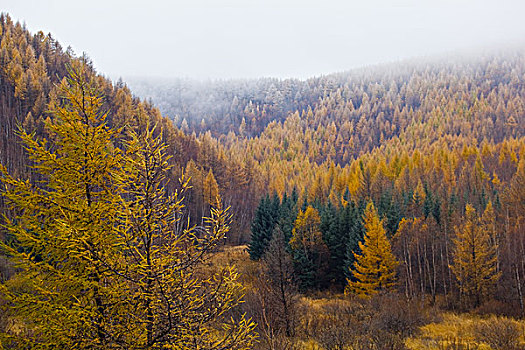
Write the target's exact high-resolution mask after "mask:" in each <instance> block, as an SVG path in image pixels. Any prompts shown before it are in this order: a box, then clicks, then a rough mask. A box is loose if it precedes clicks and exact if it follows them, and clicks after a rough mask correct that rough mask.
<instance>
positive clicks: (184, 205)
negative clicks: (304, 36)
mask: <svg viewBox="0 0 525 350" xmlns="http://www.w3.org/2000/svg"><path fill="white" fill-rule="evenodd" d="M103 74H104V72H97V71H96V70H95V67H94V65H93V63H92V61H91V59H90V58H89V57H88V56H87V55H86V54H82V55H78V54H76V53H75V52H73V50H72V49H71V48H66V49H65V48H63V47H62V46H61V44H60V43H59V42H58V41H57V40H56V39H55V38H54V37H53V36H52V34H44V33H43V32H41V31H39V32H36V33H33V32H30V31H29V30H28V29H27V28H26V26H25V24H22V23H20V22H15V21H14V20H13V19H12V18H11V17H10V15H9V14H7V13H2V14H1V15H0V212H1V214H2V216H1V219H0V349H180V350H182V349H203V350H204V349H206V350H208V349H209V350H212V349H213V350H226V349H256V350H258V349H271V350H288V349H289V350H292V349H307V350H308V349H312V350H314V349H318V350H346V349H355V350H357V349H359V350H367V349H370V350H372V349H378V350H382V349H395V350H397V349H399V350H401V349H429V350H430V349H450V350H459V349H480V350H482V349H494V350H499V349H505V350H513V349H514V350H518V349H525V304H524V303H525V47H514V48H507V49H505V50H499V51H498V50H494V51H492V52H486V53H483V54H480V55H473V54H472V55H460V54H458V55H456V56H453V57H449V58H447V59H443V58H440V57H427V58H417V59H410V60H403V61H400V62H396V63H386V64H380V65H372V66H368V67H365V68H356V69H353V70H349V71H346V72H340V73H333V74H327V75H322V76H318V77H313V78H309V79H292V78H290V79H277V78H275V79H274V78H260V79H230V80H215V81H208V82H203V81H197V80H191V79H166V80H163V81H155V80H148V79H140V78H134V79H130V81H129V82H127V81H124V80H122V79H121V80H118V81H112V80H110V79H109V78H106V77H105V76H104V75H103Z"/></svg>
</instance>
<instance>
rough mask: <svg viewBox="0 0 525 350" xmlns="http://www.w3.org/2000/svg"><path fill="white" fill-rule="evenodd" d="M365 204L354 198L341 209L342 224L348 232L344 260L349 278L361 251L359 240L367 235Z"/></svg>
mask: <svg viewBox="0 0 525 350" xmlns="http://www.w3.org/2000/svg"><path fill="white" fill-rule="evenodd" d="M363 212H364V208H363V205H362V204H361V205H357V204H356V203H355V202H354V201H353V200H352V201H349V202H348V204H347V205H346V207H344V208H343V209H342V210H341V211H340V214H339V215H340V220H339V222H340V224H341V227H342V229H341V230H342V231H343V232H346V247H345V248H346V251H345V260H344V268H343V269H344V272H345V274H347V277H348V278H350V279H351V278H352V276H350V271H351V270H352V269H353V268H354V262H355V255H354V253H359V242H360V241H362V240H363V237H364V235H365V227H364V223H363Z"/></svg>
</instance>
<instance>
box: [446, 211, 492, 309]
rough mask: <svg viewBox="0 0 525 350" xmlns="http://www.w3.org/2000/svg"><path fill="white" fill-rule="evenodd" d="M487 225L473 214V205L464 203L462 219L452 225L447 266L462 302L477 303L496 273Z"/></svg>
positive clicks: (480, 300) (490, 285)
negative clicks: (453, 233)
mask: <svg viewBox="0 0 525 350" xmlns="http://www.w3.org/2000/svg"><path fill="white" fill-rule="evenodd" d="M491 210H492V206H490V207H489V208H488V211H487V213H486V215H485V216H486V217H487V216H488V215H489V212H490V211H491ZM487 228H488V227H487V226H486V225H483V220H480V219H479V218H478V217H477V215H476V210H475V209H474V207H472V206H471V205H470V204H467V206H466V211H465V222H464V223H463V225H462V226H460V227H456V238H455V239H454V252H453V254H454V260H453V264H452V266H451V269H452V272H454V274H455V275H456V278H457V280H458V283H459V288H460V293H461V298H462V299H463V302H464V303H465V305H466V306H474V307H476V306H479V305H480V304H481V303H482V301H483V299H484V297H486V296H488V295H489V294H490V292H491V291H492V289H493V288H494V286H495V284H496V282H497V281H498V279H499V277H500V274H499V273H498V272H497V269H496V264H497V254H496V247H495V245H494V244H493V242H492V241H491V233H490V232H489V231H488V230H487Z"/></svg>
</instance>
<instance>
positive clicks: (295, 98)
mask: <svg viewBox="0 0 525 350" xmlns="http://www.w3.org/2000/svg"><path fill="white" fill-rule="evenodd" d="M524 53H525V46H516V45H514V46H509V45H506V46H502V47H500V48H492V49H487V48H485V49H477V50H463V51H456V52H454V53H448V54H441V55H439V54H436V55H431V56H425V57H416V58H412V59H405V60H401V61H398V62H391V63H382V64H375V65H370V66H365V67H361V68H354V69H351V70H348V71H344V72H334V73H332V74H327V75H321V76H317V77H312V78H307V79H295V78H271V77H263V78H258V79H255V78H249V79H192V78H167V77H166V78H158V77H153V78H148V77H128V78H126V79H125V84H126V85H127V86H128V87H129V88H130V90H131V91H132V93H133V94H134V95H136V96H139V97H141V98H144V99H146V100H148V101H150V102H152V103H153V104H154V105H155V106H156V107H157V108H159V110H160V111H161V113H162V114H163V115H164V116H167V117H169V118H170V119H172V120H173V121H174V123H175V125H177V126H178V127H181V128H183V129H184V131H185V132H193V131H195V132H196V133H197V134H199V133H204V132H206V131H210V132H211V133H212V135H213V136H214V137H219V136H220V135H225V134H227V133H229V132H234V133H236V134H238V133H239V128H240V127H241V124H243V123H245V124H246V125H245V126H243V129H244V130H243V133H244V134H243V136H248V137H255V136H258V135H260V134H261V132H263V131H264V128H265V127H266V126H267V124H268V123H270V122H272V121H276V122H284V120H286V118H287V117H288V116H289V115H290V114H292V113H294V112H295V111H299V112H305V111H306V110H307V109H308V108H311V109H312V110H315V108H316V106H317V105H319V103H320V101H321V100H322V99H323V98H326V97H327V96H330V95H331V94H334V93H337V92H338V91H339V92H340V93H342V94H343V97H344V99H345V100H348V101H352V103H353V106H354V107H355V108H356V110H357V109H358V108H359V107H360V105H361V101H362V97H363V94H367V95H369V96H370V95H373V96H374V98H375V101H373V103H381V102H382V101H381V98H382V97H384V96H385V95H388V96H390V97H392V94H396V95H397V94H400V96H399V98H401V100H402V102H403V105H407V106H410V107H412V108H417V107H418V102H417V100H418V99H419V98H424V94H425V93H428V92H429V91H430V90H432V89H439V88H442V87H444V88H446V89H448V90H453V89H454V88H455V86H454V84H458V83H460V82H461V81H465V80H467V81H468V82H469V84H473V85H475V84H481V83H483V82H484V83H485V84H486V81H487V79H492V83H491V84H492V85H494V84H498V83H505V79H506V78H510V75H509V74H511V75H513V76H514V78H513V79H516V75H518V76H520V79H521V74H523V54H524ZM502 69H504V70H506V71H505V73H506V75H505V76H504V77H500V76H497V75H498V74H500V73H501V70H502ZM120 81H121V84H123V82H122V80H120ZM435 83H438V85H434V84H435ZM421 88H425V90H424V91H421V90H419V89H421ZM416 90H418V92H419V97H414V96H412V97H410V98H408V99H407V98H406V97H407V96H406V93H407V91H416ZM400 108H402V106H400ZM372 109H374V108H373V107H372ZM354 117H355V116H354ZM243 120H244V122H243Z"/></svg>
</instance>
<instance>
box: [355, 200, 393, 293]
mask: <svg viewBox="0 0 525 350" xmlns="http://www.w3.org/2000/svg"><path fill="white" fill-rule="evenodd" d="M364 220H365V230H366V233H365V237H364V243H362V242H359V249H360V250H361V254H358V253H355V252H354V256H355V258H356V262H355V264H354V269H353V270H351V272H352V276H353V278H354V279H348V280H347V281H348V285H347V286H346V288H345V293H346V294H349V293H356V294H357V295H359V296H360V297H368V296H371V295H373V294H376V293H378V292H380V291H386V290H390V289H392V288H393V287H394V285H395V277H396V267H397V265H398V261H397V260H396V258H395V256H394V254H393V253H392V248H391V246H390V242H389V240H388V238H387V237H386V232H385V229H384V227H383V220H380V219H379V215H378V213H377V210H376V208H375V207H374V204H373V203H372V202H369V203H368V205H367V206H366V210H365V213H364Z"/></svg>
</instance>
